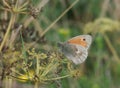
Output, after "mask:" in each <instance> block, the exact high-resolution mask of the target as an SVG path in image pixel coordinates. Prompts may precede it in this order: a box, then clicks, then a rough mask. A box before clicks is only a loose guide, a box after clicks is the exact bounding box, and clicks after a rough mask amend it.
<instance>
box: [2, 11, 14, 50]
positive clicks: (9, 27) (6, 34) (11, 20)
mask: <svg viewBox="0 0 120 88" xmlns="http://www.w3.org/2000/svg"><path fill="white" fill-rule="evenodd" d="M14 21H15V15H14V14H13V13H12V14H11V19H10V22H9V25H8V28H7V32H6V33H5V37H4V39H3V41H2V43H1V45H0V52H1V51H2V48H3V46H4V44H5V42H6V40H7V38H8V35H9V32H10V29H11V27H12V24H13V23H14Z"/></svg>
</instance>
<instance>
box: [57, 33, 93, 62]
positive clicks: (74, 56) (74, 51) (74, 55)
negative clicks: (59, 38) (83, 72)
mask: <svg viewBox="0 0 120 88" xmlns="http://www.w3.org/2000/svg"><path fill="white" fill-rule="evenodd" d="M91 42H92V37H91V36H90V35H80V36H76V37H73V38H72V39H70V40H68V41H66V42H63V43H59V44H58V46H59V47H60V51H61V52H62V53H63V54H64V55H65V56H66V57H67V58H68V59H69V60H71V61H73V63H75V64H80V63H83V62H84V61H85V60H86V58H87V56H88V49H89V47H90V45H91Z"/></svg>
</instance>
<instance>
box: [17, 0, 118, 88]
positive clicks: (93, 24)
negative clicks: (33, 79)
mask: <svg viewBox="0 0 120 88" xmlns="http://www.w3.org/2000/svg"><path fill="white" fill-rule="evenodd" d="M23 1H24V0H23ZM41 1H42V0H41ZM76 1H77V0H76ZM31 2H32V4H33V6H36V5H38V4H39V2H40V0H31ZM74 2H75V0H50V1H49V2H48V3H47V4H46V5H45V6H44V7H43V8H42V11H41V12H40V13H39V16H37V18H36V19H35V20H37V22H38V24H39V27H38V26H37V24H36V21H33V22H32V23H31V24H30V25H29V28H26V29H27V30H24V31H23V38H24V42H25V43H26V44H28V45H29V44H31V43H32V42H34V41H36V40H37V42H36V43H35V45H34V46H33V47H37V48H40V49H44V50H47V51H50V50H51V51H52V50H56V51H57V50H58V47H57V43H58V42H60V41H61V42H65V41H67V40H68V39H70V38H72V37H74V36H78V35H83V34H91V35H92V37H93V42H92V45H91V47H90V49H89V55H88V58H87V59H86V61H85V62H84V63H82V64H80V65H79V68H80V69H79V70H80V71H81V72H82V75H81V76H80V77H79V78H65V79H61V80H60V85H57V83H56V84H55V83H50V84H49V83H48V84H47V85H46V86H45V87H44V86H43V88H120V0H79V1H78V2H77V3H76V4H75V5H74V6H73V7H72V8H71V9H70V10H69V11H68V12H67V13H66V14H65V15H64V16H62V18H60V20H58V21H57V22H56V23H55V24H54V25H53V26H52V27H51V28H50V30H49V31H47V32H46V33H45V34H44V36H43V37H42V38H40V34H42V32H44V30H45V29H46V28H48V27H49V25H50V24H52V23H53V22H54V21H55V20H56V19H57V18H58V17H59V16H60V15H61V14H62V13H63V12H64V11H65V10H66V9H67V8H68V7H69V6H70V5H71V4H72V3H74ZM25 18H26V17H24V16H22V15H21V16H20V17H19V19H16V20H17V21H19V22H18V23H23V22H24V20H25ZM37 28H39V29H41V30H37ZM31 29H32V30H31ZM39 38H40V39H39ZM16 46H17V45H16ZM18 48H19V47H18ZM24 87H28V88H31V87H29V86H26V85H24V86H23V88H24ZM41 88H42V87H41Z"/></svg>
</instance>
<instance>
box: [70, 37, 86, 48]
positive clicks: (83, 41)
mask: <svg viewBox="0 0 120 88" xmlns="http://www.w3.org/2000/svg"><path fill="white" fill-rule="evenodd" d="M68 43H71V44H78V45H81V46H83V47H87V42H86V39H85V38H78V37H77V38H73V39H70V40H68Z"/></svg>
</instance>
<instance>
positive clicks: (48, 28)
mask: <svg viewBox="0 0 120 88" xmlns="http://www.w3.org/2000/svg"><path fill="white" fill-rule="evenodd" d="M78 1H79V0H76V1H74V2H73V3H72V5H70V6H69V7H68V8H67V9H66V10H65V11H64V12H63V13H62V14H61V15H60V16H59V17H58V18H57V19H56V20H55V21H54V22H53V23H52V24H51V25H50V26H48V27H47V28H46V29H45V31H44V32H43V33H42V34H41V37H43V36H44V35H45V34H46V32H48V31H49V30H50V28H51V27H52V26H53V25H54V24H55V23H56V22H57V21H58V20H60V19H61V18H62V17H63V15H65V14H66V13H67V12H68V11H69V10H70V9H71V8H72V7H73V6H74V5H75V4H76V3H77V2H78Z"/></svg>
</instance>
